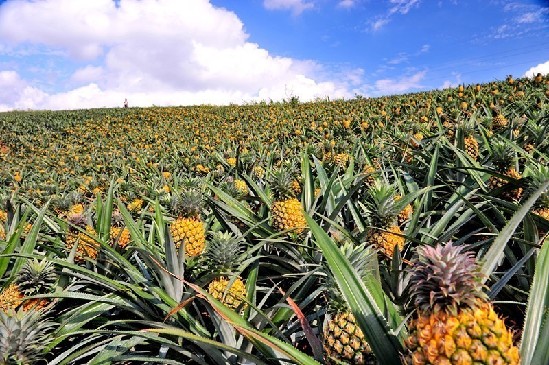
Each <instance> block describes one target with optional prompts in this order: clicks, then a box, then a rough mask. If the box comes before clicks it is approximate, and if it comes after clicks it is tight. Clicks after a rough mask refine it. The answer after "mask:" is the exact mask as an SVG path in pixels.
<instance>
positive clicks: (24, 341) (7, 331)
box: [0, 309, 56, 364]
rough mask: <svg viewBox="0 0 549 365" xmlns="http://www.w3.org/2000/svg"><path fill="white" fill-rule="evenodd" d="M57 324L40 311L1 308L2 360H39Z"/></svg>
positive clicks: (11, 361) (31, 362)
mask: <svg viewBox="0 0 549 365" xmlns="http://www.w3.org/2000/svg"><path fill="white" fill-rule="evenodd" d="M55 327H56V324H55V323H54V322H52V321H45V320H44V313H42V312H40V311H36V310H30V311H25V310H23V309H20V310H19V311H17V312H16V311H8V312H7V313H6V312H2V311H0V363H1V364H36V363H39V362H40V361H41V360H43V355H44V351H45V348H46V347H47V346H48V345H49V343H50V342H51V341H52V340H53V337H52V332H53V330H54V329H55Z"/></svg>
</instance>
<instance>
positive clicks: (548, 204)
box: [524, 165, 549, 208]
mask: <svg viewBox="0 0 549 365" xmlns="http://www.w3.org/2000/svg"><path fill="white" fill-rule="evenodd" d="M524 177H526V178H527V180H528V188H527V191H526V194H528V193H529V192H531V191H534V190H535V189H537V187H539V186H540V185H542V184H543V183H545V182H546V181H548V180H549V167H547V166H544V165H529V166H527V167H526V169H525V171H524ZM536 206H539V207H543V208H549V190H546V191H544V192H543V193H542V194H541V196H540V198H539V199H538V200H537V202H536Z"/></svg>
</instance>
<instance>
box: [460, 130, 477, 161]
mask: <svg viewBox="0 0 549 365" xmlns="http://www.w3.org/2000/svg"><path fill="white" fill-rule="evenodd" d="M463 142H464V144H465V152H467V154H468V155H469V156H470V157H471V158H472V159H473V160H477V159H478V156H479V149H478V141H477V139H476V138H475V136H473V135H469V136H467V137H465V139H464V141H463Z"/></svg>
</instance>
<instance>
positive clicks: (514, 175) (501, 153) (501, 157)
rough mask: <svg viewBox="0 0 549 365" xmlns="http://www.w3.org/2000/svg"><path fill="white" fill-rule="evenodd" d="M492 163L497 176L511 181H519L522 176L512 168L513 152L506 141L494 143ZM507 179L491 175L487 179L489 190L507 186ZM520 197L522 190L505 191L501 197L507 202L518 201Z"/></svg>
mask: <svg viewBox="0 0 549 365" xmlns="http://www.w3.org/2000/svg"><path fill="white" fill-rule="evenodd" d="M492 163H493V164H494V166H495V168H496V171H497V172H498V173H499V174H502V175H505V176H507V177H509V178H511V179H513V180H519V179H521V178H522V175H521V174H520V173H519V172H518V171H517V170H515V168H514V167H513V165H514V163H515V156H514V151H513V149H512V147H511V146H510V145H508V144H507V142H506V141H494V143H493V145H492ZM508 180H509V179H505V178H502V177H499V176H496V175H493V176H491V177H490V179H488V188H489V189H490V190H495V189H500V188H503V187H504V186H506V185H507V183H508ZM521 196H522V188H521V187H516V188H514V189H506V190H505V191H504V192H503V193H502V194H501V197H502V198H504V199H507V200H512V201H519V200H520V198H521Z"/></svg>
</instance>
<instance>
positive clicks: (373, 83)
mask: <svg viewBox="0 0 549 365" xmlns="http://www.w3.org/2000/svg"><path fill="white" fill-rule="evenodd" d="M536 72H542V73H548V72H549V2H548V1H527V0H517V1H511V0H444V1H442V0H441V1H437V0H210V1H208V0H140V1H139V0H120V1H117V2H114V1H112V0H93V1H92V0H78V1H76V0H41V1H40V0H39V1H27V0H7V1H0V110H12V109H75V108H91V107H102V106H109V107H110V106H120V105H122V102H123V100H124V99H125V98H127V99H128V100H129V102H130V106H150V105H189V104H201V103H209V104H228V103H246V102H254V101H260V100H281V99H285V98H289V97H291V96H298V97H299V98H300V100H314V99H315V98H325V97H330V98H332V99H334V98H352V97H354V96H355V95H357V94H359V95H363V96H367V97H375V96H380V95H389V94H398V93H408V92H416V91H422V90H430V89H436V88H444V87H455V86H457V85H458V84H460V83H464V84H470V83H477V82H478V83H480V82H489V81H494V80H502V79H504V78H505V77H506V75H509V74H512V75H514V76H515V77H522V76H525V75H530V74H532V73H536Z"/></svg>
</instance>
